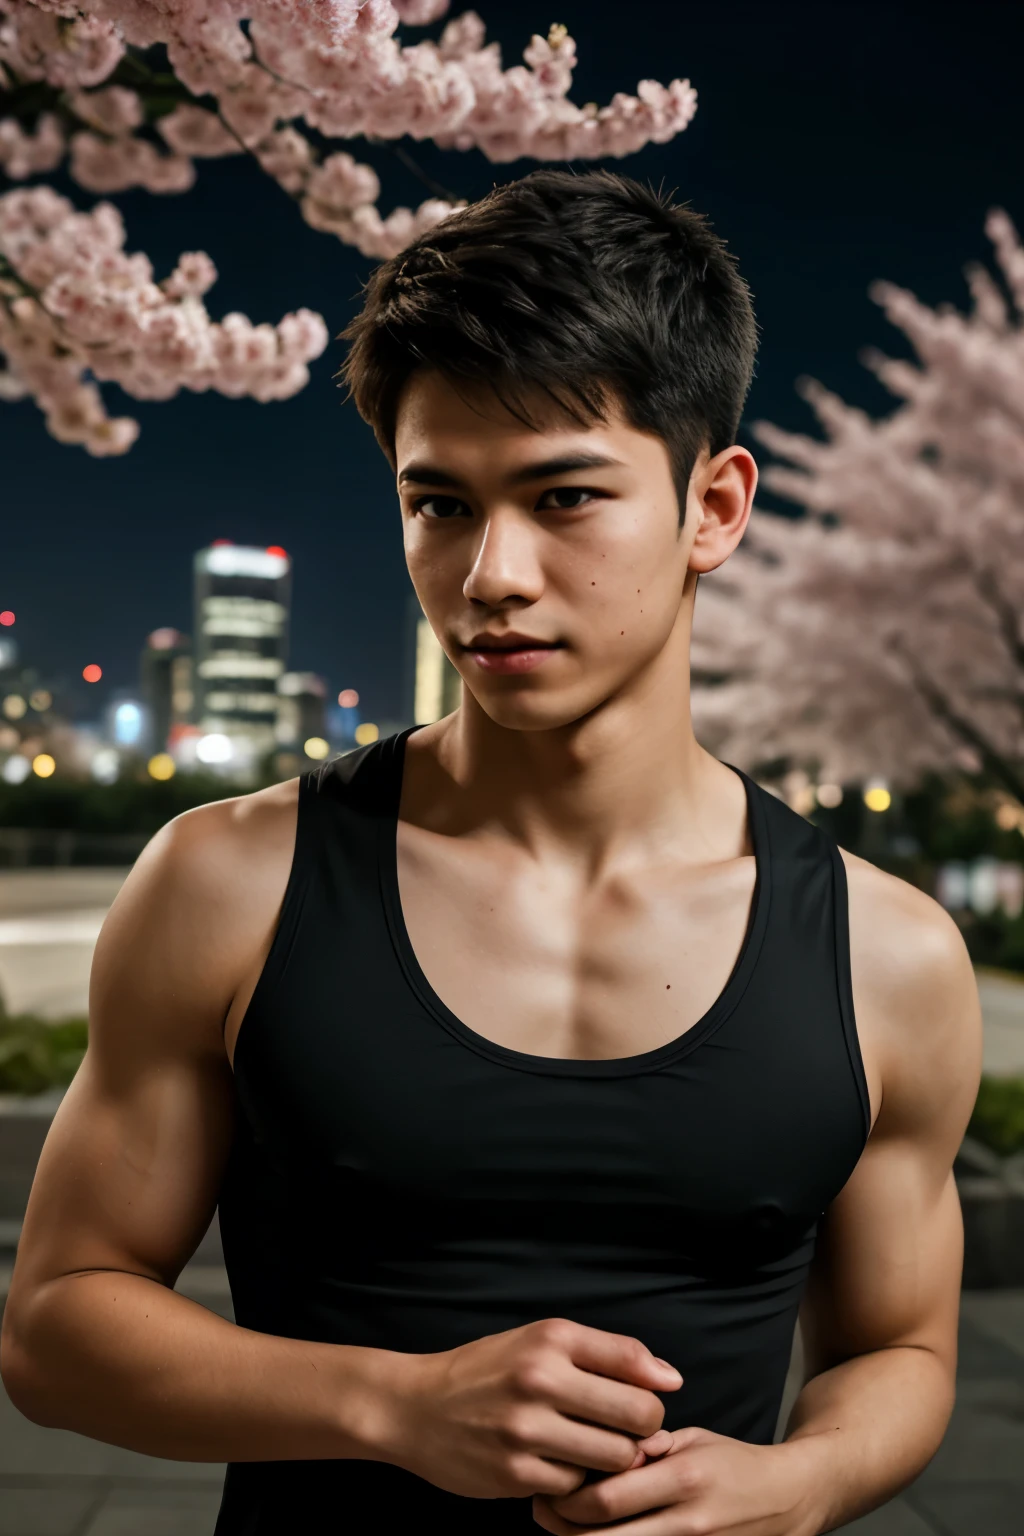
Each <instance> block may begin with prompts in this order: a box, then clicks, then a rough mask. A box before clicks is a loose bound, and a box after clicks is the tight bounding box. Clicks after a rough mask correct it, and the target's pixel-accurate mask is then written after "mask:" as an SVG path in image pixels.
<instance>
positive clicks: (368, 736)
mask: <svg viewBox="0 0 1024 1536" xmlns="http://www.w3.org/2000/svg"><path fill="white" fill-rule="evenodd" d="M379 736H380V730H379V729H378V727H377V726H375V725H374V724H373V723H372V721H370V720H364V721H363V723H362V725H357V726H356V741H357V742H358V743H359V745H360V746H361V747H365V746H368V745H369V743H370V742H371V741H376V740H377V739H378V737H379Z"/></svg>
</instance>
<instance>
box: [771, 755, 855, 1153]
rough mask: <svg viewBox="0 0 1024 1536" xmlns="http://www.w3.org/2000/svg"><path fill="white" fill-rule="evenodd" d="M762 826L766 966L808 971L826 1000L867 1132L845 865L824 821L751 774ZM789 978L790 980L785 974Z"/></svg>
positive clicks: (781, 971) (781, 974)
mask: <svg viewBox="0 0 1024 1536" xmlns="http://www.w3.org/2000/svg"><path fill="white" fill-rule="evenodd" d="M750 782H751V787H752V793H753V794H754V796H755V797H756V800H757V803H758V804H759V806H760V809H761V812H762V817H761V825H762V827H763V828H764V830H765V831H766V833H767V839H766V840H767V844H768V848H767V850H766V852H767V857H768V859H769V860H770V867H771V909H770V912H769V916H768V929H767V932H766V935H765V951H766V953H767V954H768V955H769V956H770V960H769V968H770V970H771V971H772V972H773V974H774V975H775V976H776V977H777V978H778V981H779V984H780V985H785V984H786V977H787V975H788V977H789V978H790V979H792V978H793V977H795V976H803V977H806V978H807V979H808V983H809V984H810V982H811V978H814V985H815V988H816V991H817V993H818V995H819V996H820V997H821V998H822V999H823V1000H828V999H829V998H830V999H831V1001H832V1003H833V1006H834V1010H835V1012H836V1013H837V1014H838V1023H839V1025H840V1027H841V1031H842V1040H843V1046H844V1049H845V1054H846V1057H847V1059H848V1062H849V1067H850V1071H851V1073H852V1075H853V1080H854V1083H855V1086H856V1090H857V1097H858V1099H859V1101H860V1106H861V1113H862V1116H863V1122H864V1130H865V1135H867V1133H868V1132H869V1131H870V1128H871V1100H870V1095H869V1092H868V1086H867V1078H866V1074H865V1071H864V1061H863V1057H862V1055H861V1049H860V1040H859V1036H858V1034H857V1024H856V1016H855V1011H854V1004H853V983H852V976H851V971H850V916H849V899H848V887H847V876H846V865H845V863H844V862H843V856H842V853H841V852H840V849H839V845H838V843H837V842H836V841H835V839H834V838H833V837H832V836H831V834H830V833H829V832H827V831H826V830H825V828H824V827H821V826H819V825H818V824H817V823H816V822H812V821H809V820H807V818H806V817H804V816H801V815H800V814H799V812H797V811H794V810H793V809H792V807H790V806H789V805H787V804H786V802H785V801H784V800H782V799H780V798H779V797H778V796H776V795H773V794H772V793H771V792H770V791H769V790H767V789H764V788H763V787H762V786H761V785H759V784H757V783H756V781H750ZM790 984H791V980H790Z"/></svg>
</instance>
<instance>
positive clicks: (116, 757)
mask: <svg viewBox="0 0 1024 1536" xmlns="http://www.w3.org/2000/svg"><path fill="white" fill-rule="evenodd" d="M89 772H90V773H91V774H92V776H93V778H94V779H95V780H96V782H97V784H114V783H116V781H117V776H118V774H119V773H120V772H121V757H120V754H119V753H118V751H117V749H116V748H115V747H100V749H99V751H98V752H95V753H94V754H93V759H92V762H91V763H90V764H89Z"/></svg>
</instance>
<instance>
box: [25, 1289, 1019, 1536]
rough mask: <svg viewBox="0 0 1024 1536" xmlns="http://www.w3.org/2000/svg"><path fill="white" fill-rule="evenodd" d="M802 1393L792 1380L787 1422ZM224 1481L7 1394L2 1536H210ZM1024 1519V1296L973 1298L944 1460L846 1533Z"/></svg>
mask: <svg viewBox="0 0 1024 1536" xmlns="http://www.w3.org/2000/svg"><path fill="white" fill-rule="evenodd" d="M179 1288H180V1289H181V1290H183V1291H186V1292H187V1293H188V1294H189V1295H191V1296H193V1297H194V1299H195V1300H197V1301H199V1302H202V1303H203V1305H205V1306H208V1307H210V1308H211V1309H212V1310H214V1311H218V1312H220V1313H221V1314H222V1315H223V1316H225V1317H231V1315H232V1314H231V1302H230V1298H229V1296H228V1295H227V1291H226V1286H225V1283H224V1275H223V1271H222V1270H220V1269H218V1268H216V1267H210V1266H189V1268H188V1269H186V1271H185V1274H184V1275H183V1277H182V1281H181V1282H180V1285H179ZM795 1389H796V1383H795V1380H794V1379H793V1376H792V1373H791V1383H790V1386H789V1388H788V1389H787V1396H786V1401H785V1403H784V1405H783V1414H782V1417H783V1418H784V1417H785V1415H786V1414H787V1413H788V1407H789V1403H790V1402H791V1401H792V1397H793V1395H794V1392H795ZM223 1473H224V1469H223V1467H222V1466H220V1465H217V1464H214V1463H205V1462H181V1461H162V1460H159V1459H157V1458H155V1457H150V1456H139V1455H136V1454H135V1453H134V1452H133V1451H123V1450H119V1449H118V1448H117V1447H116V1446H110V1445H103V1444H100V1443H99V1442H98V1441H94V1440H87V1439H85V1438H83V1437H82V1436H81V1435H73V1434H69V1433H67V1432H66V1431H64V1430H55V1429H41V1428H40V1427H39V1426H38V1425H35V1424H30V1423H29V1422H28V1420H27V1419H24V1418H23V1417H22V1416H21V1414H19V1413H18V1412H17V1411H16V1410H15V1408H14V1407H13V1406H12V1404H11V1403H10V1401H9V1399H8V1398H7V1396H6V1394H5V1393H3V1392H2V1389H0V1536H211V1533H212V1531H213V1527H214V1523H215V1520H216V1516H217V1508H218V1504H219V1502H220V1488H221V1481H222V1478H223ZM1022 1512H1024V1291H986V1292H981V1291H975V1292H970V1293H967V1294H965V1295H964V1297H963V1301H962V1306H961V1319H960V1367H959V1385H958V1401H957V1405H956V1409H955V1412H954V1415H953V1420H952V1422H951V1424H950V1427H949V1430H948V1432H947V1434H946V1437H945V1440H944V1441H943V1444H942V1446H941V1447H940V1449H939V1452H938V1454H937V1455H936V1456H935V1458H934V1460H933V1461H932V1463H931V1465H930V1466H929V1467H927V1468H926V1469H925V1471H924V1473H923V1474H922V1475H921V1477H920V1478H918V1480H917V1482H916V1483H914V1484H913V1485H912V1486H911V1487H910V1488H908V1489H907V1490H906V1492H904V1493H903V1494H902V1495H901V1496H900V1497H899V1498H897V1499H895V1500H893V1501H892V1503H890V1504H888V1505H885V1506H884V1507H883V1508H882V1509H879V1510H876V1511H874V1513H873V1514H870V1515H867V1516H866V1517H865V1518H864V1519H862V1520H857V1521H854V1522H853V1524H852V1525H848V1526H845V1527H843V1529H844V1530H845V1531H848V1532H851V1533H857V1536H1021V1530H1022V1527H1024V1518H1022ZM281 1536H291V1533H286V1532H282V1533H281ZM300 1536H307V1533H306V1532H301V1533H300ZM308 1536H320V1533H308ZM323 1536H328V1533H326V1532H325V1533H323Z"/></svg>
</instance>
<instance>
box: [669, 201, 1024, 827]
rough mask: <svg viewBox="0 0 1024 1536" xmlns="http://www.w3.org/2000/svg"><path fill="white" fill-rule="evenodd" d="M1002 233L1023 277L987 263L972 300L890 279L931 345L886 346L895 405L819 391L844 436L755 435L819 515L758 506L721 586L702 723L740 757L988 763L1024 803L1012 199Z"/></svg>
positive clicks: (1023, 526)
mask: <svg viewBox="0 0 1024 1536" xmlns="http://www.w3.org/2000/svg"><path fill="white" fill-rule="evenodd" d="M986 232H987V234H988V236H989V238H990V240H991V241H992V244H993V246H994V249H995V257H996V262H997V265H998V269H999V272H1000V274H1001V278H1002V281H1001V282H1000V281H999V280H997V278H995V277H994V276H993V275H992V274H991V273H990V271H989V270H988V269H987V268H986V267H984V266H982V265H973V266H971V267H969V268H968V270H967V280H968V284H969V288H970V292H971V296H972V300H973V302H972V305H971V309H970V313H968V314H962V313H959V312H958V311H957V310H956V309H955V308H954V307H953V306H952V305H943V306H940V307H939V308H938V309H929V308H928V307H927V306H925V305H924V304H922V303H920V302H919V301H918V300H917V299H916V298H915V297H914V295H913V294H912V293H908V292H906V291H905V290H903V289H900V288H897V287H895V286H893V284H891V283H877V284H876V285H875V286H874V288H873V289H872V297H873V298H874V299H875V301H876V302H877V303H878V304H879V305H881V307H882V309H883V310H884V312H885V314H886V316H887V317H888V319H889V320H891V321H892V322H893V323H894V324H895V325H897V326H898V327H899V328H900V329H901V330H902V331H903V332H904V334H905V335H906V336H907V337H908V338H909V340H910V342H911V343H912V345H913V347H914V350H915V351H916V353H917V361H916V363H915V362H908V361H896V360H893V359H891V358H887V357H884V356H882V355H880V354H878V353H871V354H868V355H867V357H866V359H865V360H866V362H867V364H868V366H869V367H870V368H871V369H872V370H873V371H874V373H875V374H876V375H877V377H878V378H879V379H880V380H881V381H882V383H883V384H884V385H885V386H886V387H887V388H888V390H889V391H890V392H891V393H892V394H893V395H894V396H895V397H896V398H897V399H898V400H899V402H900V403H899V405H898V406H897V407H896V408H895V409H894V410H893V412H892V413H891V414H890V415H889V416H886V417H885V418H884V419H882V420H873V419H872V418H871V417H869V416H868V415H867V414H865V412H864V411H861V410H855V409H854V408H852V407H851V406H849V405H846V404H845V403H844V402H843V401H842V400H840V399H838V398H837V397H836V396H835V395H833V394H830V393H829V392H828V391H827V390H825V389H824V388H822V386H821V385H820V384H818V383H814V382H810V383H806V384H805V385H804V386H803V390H802V392H803V394H804V396H805V398H806V399H807V400H808V401H809V403H810V405H811V406H812V408H813V410H814V412H815V414H816V416H817V418H818V421H819V423H820V424H821V426H822V428H823V429H824V434H825V436H824V439H820V438H811V437H807V436H802V435H799V434H794V433H790V432H783V431H780V429H779V428H778V427H775V426H771V425H769V424H767V423H761V424H759V425H758V426H756V427H755V428H754V431H755V434H756V436H757V438H758V439H759V441H760V442H762V443H764V445H765V446H766V447H767V448H769V449H771V450H772V452H773V453H774V454H775V455H777V457H778V458H779V459H781V460H783V461H786V462H784V463H777V464H774V465H772V466H771V467H769V468H768V469H766V470H765V472H764V474H763V481H764V483H765V484H766V485H767V486H768V487H769V489H771V490H772V491H775V492H777V493H778V494H780V495H781V496H783V497H786V498H787V499H788V500H790V501H792V502H794V503H796V504H797V505H798V506H799V507H800V508H801V509H802V511H803V516H802V517H799V518H784V517H781V516H777V515H771V514H769V513H766V512H755V514H754V516H753V517H752V519H751V523H750V526H749V529H748V532H747V535H746V536H745V538H744V541H743V543H742V544H741V545H740V547H739V549H738V550H737V551H736V552H735V553H734V555H733V556H732V558H731V559H730V560H729V561H728V562H727V564H726V565H725V566H723V567H722V568H721V569H720V571H718V572H715V573H713V574H712V575H710V576H707V577H704V578H702V580H701V584H700V589H699V595H698V599H697V606H696V613H695V625H694V649H693V659H694V667H695V671H696V675H697V686H696V687H695V690H694V716H695V722H696V725H697V728H698V731H699V733H700V734H701V739H702V740H704V741H705V743H706V744H707V745H708V746H709V747H711V749H712V750H714V751H716V752H717V753H718V754H719V755H720V756H722V757H724V758H725V759H726V760H727V761H729V762H734V763H737V764H739V765H741V766H743V765H748V766H750V765H754V764H762V765H763V764H768V763H769V762H780V761H784V762H788V763H789V764H790V765H791V766H792V768H793V769H794V770H795V771H797V772H799V771H800V770H803V771H806V772H810V773H811V774H817V775H818V776H819V781H820V780H822V779H827V780H833V781H837V782H839V783H843V782H844V781H845V782H851V781H862V780H863V779H865V778H867V777H869V776H872V775H880V776H882V777H885V778H887V779H889V781H890V782H891V783H892V784H894V785H896V786H900V787H903V788H907V787H910V786H911V785H912V784H913V783H915V782H917V781H918V780H919V779H920V777H921V776H922V774H924V773H925V772H927V771H929V770H935V771H940V772H942V771H948V770H950V769H953V768H960V769H963V770H965V771H967V772H970V773H977V772H980V771H984V772H985V773H986V774H987V775H989V776H990V778H991V780H992V781H993V782H994V783H996V784H998V785H999V786H1001V788H1002V790H1003V791H1004V792H1007V793H1008V794H1009V795H1010V796H1012V797H1013V798H1014V800H1015V801H1016V802H1017V803H1018V805H1019V804H1021V803H1024V250H1022V248H1021V244H1020V242H1019V240H1018V238H1017V235H1016V232H1015V230H1014V228H1013V225H1012V224H1011V222H1010V220H1009V219H1008V217H1007V216H1006V214H1005V213H1003V212H1000V211H995V212H992V213H991V214H990V215H989V217H988V221H987V224H986Z"/></svg>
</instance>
